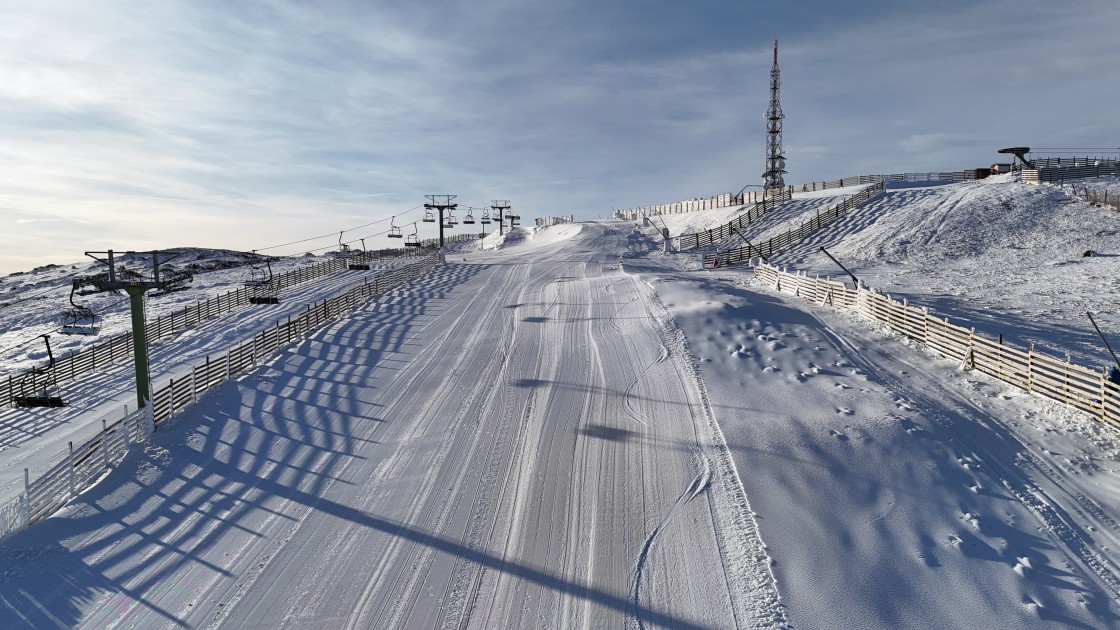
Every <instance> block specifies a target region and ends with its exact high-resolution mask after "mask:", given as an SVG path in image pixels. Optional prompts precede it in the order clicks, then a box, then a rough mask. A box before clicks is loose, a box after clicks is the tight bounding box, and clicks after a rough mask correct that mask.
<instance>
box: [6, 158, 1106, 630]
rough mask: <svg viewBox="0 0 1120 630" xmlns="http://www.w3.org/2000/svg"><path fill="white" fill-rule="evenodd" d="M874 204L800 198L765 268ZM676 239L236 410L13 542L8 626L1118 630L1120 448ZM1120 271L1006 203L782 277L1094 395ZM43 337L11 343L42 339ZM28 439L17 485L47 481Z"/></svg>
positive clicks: (924, 221) (19, 360) (327, 284)
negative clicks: (826, 282)
mask: <svg viewBox="0 0 1120 630" xmlns="http://www.w3.org/2000/svg"><path fill="white" fill-rule="evenodd" d="M1087 183H1090V184H1098V183H1099V184H1101V185H1105V186H1111V187H1116V188H1120V184H1118V183H1117V182H1115V181H1112V180H1105V181H1102V182H1096V181H1094V182H1087ZM856 190H857V189H840V190H835V191H825V192H817V193H805V194H800V193H799V194H797V195H795V196H794V199H793V200H792V201H790V202H788V203H786V204H783V205H782V206H780V207H779V208H778V209H777V210H775V211H774V212H773V213H771V214H769V215H767V217H765V218H764V219H763V220H762V221H760V222H759V223H758V224H756V225H753V226H751V227H750V228H749V229H748V230H745V232H747V233H746V234H745V236H746V237H747V238H748V239H752V240H755V239H758V238H761V237H764V236H765V235H767V234H773V233H775V232H777V231H782V230H785V229H788V228H789V227H790V226H796V225H799V224H800V222H801V221H804V220H806V219H807V218H809V217H810V216H812V215H814V214H815V213H816V212H817V211H818V210H822V209H824V208H828V207H831V206H832V205H834V204H835V203H837V202H839V201H840V200H842V199H844V198H846V197H847V196H850V195H851V194H854V193H855V192H856ZM733 212H734V211H733V210H726V209H725V210H720V211H707V212H704V213H690V214H691V216H690V215H669V216H667V217H664V222H665V224H666V225H668V226H669V228H670V231H671V233H672V234H673V235H677V234H679V233H681V232H682V231H687V230H697V229H707V228H710V227H714V226H716V225H718V224H719V223H725V222H726V221H728V220H730V219H731V218H733V216H734V214H733ZM660 225H661V224H660V223H657V227H654V226H648V227H643V226H640V225H639V226H637V227H636V226H635V224H633V223H626V222H611V221H608V222H591V223H582V224H566V225H556V226H551V227H548V228H538V229H518V230H514V231H513V232H512V234H507V235H503V236H502V237H497V236H491V237H489V238H488V239H486V241H484V242H483V243H482V244H481V245H480V246H476V245H468V246H464V247H461V248H459V249H457V250H456V251H454V252H451V253H449V254H448V256H447V263H446V264H444V265H442V266H440V267H439V268H437V269H436V270H434V271H433V272H431V273H430V274H428V275H427V276H425V277H424V278H422V279H420V280H418V281H416V282H415V283H413V284H411V285H409V286H406V287H403V288H401V289H398V290H396V291H394V292H392V293H390V294H388V295H385V296H382V297H379V298H377V299H375V300H373V301H371V302H370V303H369V304H367V305H366V306H365V307H364V308H362V309H360V311H358V312H357V313H355V314H354V315H353V316H351V317H349V318H347V319H345V320H342V321H339V322H335V323H334V324H332V325H330V326H328V327H327V328H325V329H323V330H321V331H319V332H317V333H315V334H312V335H310V336H309V337H308V338H306V339H304V340H301V341H300V342H298V343H296V344H294V345H292V346H289V347H288V348H287V349H286V350H284V351H283V352H282V353H281V354H280V355H279V356H277V357H276V358H275V359H274V360H273V361H271V362H270V363H269V364H268V365H266V366H261V367H260V368H259V369H258V370H256V371H255V372H252V373H251V374H249V375H247V376H244V377H242V378H240V379H239V380H236V381H233V382H230V383H226V384H224V385H222V386H220V387H218V388H216V389H215V390H212V391H211V392H210V393H208V394H207V395H206V396H204V397H203V399H202V400H201V401H200V402H199V403H197V404H195V405H193V406H192V407H189V408H188V409H187V411H186V412H185V413H184V414H183V415H182V416H180V417H178V418H177V422H176V425H175V426H174V427H173V428H171V429H169V430H166V431H161V432H159V433H157V434H156V435H155V436H154V438H153V440H152V442H151V443H150V444H148V445H147V446H146V447H145V448H143V449H142V450H141V449H137V450H136V451H135V452H134V453H132V454H131V455H130V456H129V458H128V459H126V460H125V462H124V463H123V464H121V465H119V466H118V467H116V468H115V469H114V470H112V471H110V472H109V473H108V475H107V476H106V477H105V479H104V480H102V482H101V483H100V484H98V485H97V486H95V487H94V488H93V489H91V490H89V491H87V492H85V493H83V494H82V495H81V496H79V497H77V498H75V499H74V500H73V501H72V502H71V503H70V504H69V505H68V506H67V507H66V508H64V509H63V510H62V511H60V512H59V513H58V514H56V515H54V516H52V517H51V518H49V519H46V520H44V521H43V522H41V523H39V524H37V525H35V526H33V527H32V528H30V529H28V530H26V531H23V532H20V533H17V534H15V535H13V536H11V537H10V538H8V539H7V540H5V541H3V542H2V543H0V559H2V560H0V567H2V569H0V570H2V575H0V627H4V628H8V627H39V626H47V625H63V626H75V627H98V628H101V627H118V626H130V627H149V626H187V627H194V626H208V627H270V628H271V627H401V628H431V627H465V628H498V627H501V628H516V627H556V628H573V627H630V628H655V627H672V628H726V627H740V628H747V627H805V628H817V627H821V628H824V627H827V628H928V627H939V628H957V627H960V628H964V627H1015V628H1048V627H1054V626H1056V625H1063V626H1071V627H1085V628H1101V627H1115V626H1117V625H1118V624H1120V618H1118V613H1120V610H1118V607H1117V598H1118V597H1120V553H1118V551H1117V550H1118V549H1120V525H1118V518H1120V517H1117V507H1118V505H1120V490H1118V488H1120V483H1118V481H1120V478H1118V475H1120V463H1118V462H1120V433H1117V431H1116V430H1115V429H1113V428H1111V427H1108V426H1105V425H1102V424H1100V423H1099V422H1097V421H1095V420H1093V419H1092V418H1090V417H1088V416H1086V415H1084V414H1081V413H1078V412H1076V411H1073V410H1072V409H1070V408H1067V407H1065V406H1063V405H1060V404H1058V403H1055V402H1053V401H1049V400H1047V399H1043V398H1040V397H1038V396H1035V395H1031V394H1027V393H1026V392H1023V391H1020V390H1017V389H1015V388H1014V387H1012V386H1010V385H1007V384H1004V383H1001V382H999V381H996V380H994V379H991V378H989V377H987V376H984V375H981V374H978V373H975V372H972V371H966V370H963V369H961V366H959V365H956V364H953V363H952V362H949V361H945V360H943V359H940V358H938V357H937V356H935V355H933V354H931V353H929V352H927V351H925V350H922V349H921V348H918V347H916V346H914V345H913V344H912V343H911V342H909V341H907V340H905V339H903V338H899V337H898V336H896V335H893V334H891V333H889V332H885V331H882V330H880V329H878V328H877V327H876V326H874V325H872V324H871V323H870V322H868V321H866V320H863V319H861V318H859V317H857V316H855V315H851V314H848V313H845V312H839V311H835V310H833V309H831V308H828V307H820V306H815V305H812V304H809V303H806V302H804V301H801V300H800V299H798V298H796V297H793V296H789V295H786V294H779V293H775V292H773V291H771V290H770V289H768V288H767V287H764V286H760V285H756V284H755V283H753V282H752V279H751V274H750V272H749V271H748V270H745V269H738V268H724V269H720V270H718V271H714V270H703V269H701V268H700V264H699V259H700V252H686V253H681V254H669V255H663V254H661V253H660V252H661V242H660V236H659V233H658V232H659V227H660ZM1118 239H1120V213H1117V212H1116V211H1114V210H1110V209H1105V208H1092V207H1090V206H1089V205H1088V204H1084V203H1082V202H1080V201H1077V200H1076V199H1075V198H1074V197H1072V196H1071V195H1069V194H1068V192H1066V191H1063V190H1061V189H1059V188H1057V187H1052V186H1046V185H1043V186H1030V185H1026V184H1021V183H1018V182H1016V181H1013V180H1012V179H1010V178H1006V177H1002V178H991V179H989V180H984V181H979V182H969V183H964V184H953V185H947V186H925V187H910V188H889V189H888V190H887V191H886V192H885V193H884V194H882V195H880V196H879V197H876V198H875V199H874V200H873V201H871V202H870V203H869V204H868V205H867V206H865V207H864V208H862V209H860V210H857V211H855V212H854V213H852V214H851V215H849V216H848V217H846V218H844V219H842V220H840V221H838V222H836V223H835V224H833V225H831V226H829V227H827V228H826V229H824V230H822V231H821V232H819V233H817V234H815V235H814V236H812V237H810V239H808V240H807V241H805V242H803V243H801V244H797V245H794V246H793V247H791V248H790V249H789V250H787V251H785V252H783V253H781V254H779V255H778V256H776V257H775V260H774V262H775V263H776V264H779V265H788V266H790V267H791V268H794V269H798V270H807V271H809V272H810V273H819V274H821V275H833V276H835V277H842V276H843V272H841V271H840V270H838V269H837V268H836V267H835V265H834V264H833V263H832V262H831V261H829V260H828V259H827V258H826V257H824V256H823V254H820V253H819V248H820V247H821V246H822V245H823V246H825V247H826V248H828V250H829V252H830V253H832V254H833V255H835V256H837V258H839V259H840V260H841V261H842V262H844V263H845V265H847V266H849V268H850V269H852V271H853V272H855V273H856V274H857V275H858V276H859V278H860V279H861V280H862V281H863V282H865V283H866V284H868V285H870V286H875V287H879V288H882V289H883V290H885V291H887V292H890V293H892V294H894V295H895V296H896V297H906V298H907V299H908V300H909V301H910V302H911V303H917V304H922V305H926V306H929V307H930V308H931V309H932V310H934V311H935V312H938V313H939V314H942V315H947V316H949V317H950V318H952V319H953V320H954V321H955V322H956V323H961V324H964V325H969V326H976V327H977V329H978V330H983V331H985V332H986V333H987V334H990V335H994V334H997V333H1001V332H1002V333H1004V334H1005V337H1006V338H1007V339H1009V340H1012V342H1013V343H1020V344H1022V343H1029V342H1034V343H1036V344H1038V345H1039V346H1042V347H1044V348H1045V349H1046V350H1047V351H1050V352H1053V353H1064V352H1067V351H1068V352H1069V353H1070V354H1071V355H1072V356H1073V357H1074V359H1075V360H1077V361H1079V362H1082V363H1084V364H1086V365H1091V366H1094V365H1103V364H1104V362H1105V361H1107V360H1108V357H1107V354H1106V353H1104V351H1103V350H1102V348H1101V347H1100V344H1099V343H1098V342H1096V341H1094V340H1095V334H1093V333H1092V331H1091V328H1087V327H1086V326H1085V325H1084V324H1087V322H1086V321H1085V320H1086V318H1085V317H1084V312H1085V311H1086V310H1091V311H1093V312H1094V314H1100V317H1099V321H1100V322H1101V323H1102V327H1103V328H1104V330H1105V332H1106V334H1107V333H1112V334H1113V335H1115V333H1116V331H1117V330H1118V329H1120V319H1118V318H1117V315H1116V313H1114V312H1112V309H1114V307H1113V306H1112V305H1111V303H1110V295H1111V293H1113V292H1114V290H1115V285H1116V282H1117V280H1118V274H1117V271H1116V268H1115V266H1114V265H1115V264H1116V263H1115V260H1116V259H1117V257H1116V255H1115V254H1120V240H1118ZM737 241H738V238H736V239H735V242H737ZM732 244H734V242H729V243H728V244H727V245H732ZM1090 248H1092V249H1094V250H1095V251H1096V252H1098V253H1099V255H1097V256H1093V257H1088V258H1084V257H1082V256H1081V253H1082V252H1083V251H1084V250H1085V249H1090ZM218 273H220V272H214V274H218ZM350 273H352V272H343V273H341V274H338V275H337V276H330V277H328V278H326V279H324V280H323V281H322V282H321V283H313V284H314V285H315V286H314V287H311V286H309V287H307V288H306V289H301V290H306V291H307V293H305V294H300V297H299V298H298V299H290V300H285V301H284V302H283V303H282V304H281V305H277V307H272V308H294V307H298V306H299V305H300V304H302V303H306V302H307V301H313V300H314V299H316V298H317V297H319V296H323V295H326V294H328V293H329V291H333V290H340V289H342V288H344V286H346V283H347V282H352V281H353V280H352V279H347V278H349V277H350V276H349V275H348V274H350ZM370 273H377V272H376V271H373V272H370ZM51 274H55V275H53V276H52V275H51ZM64 275H65V272H63V271H62V270H42V271H40V272H37V273H36V274H26V275H24V276H20V277H18V278H19V279H20V282H21V283H23V284H26V285H28V286H29V287H31V288H26V289H21V291H31V290H32V289H33V288H34V286H35V285H38V286H47V284H49V283H50V282H58V281H59V280H60V279H61V278H62V277H63V276H64ZM211 277H213V278H218V277H219V276H217V275H214V276H211ZM228 282H229V283H232V282H234V281H233V280H229V281H228ZM44 283H46V284H44ZM21 286H22V285H21ZM226 286H230V285H228V284H227V285H226ZM210 289H211V290H215V291H220V290H222V285H221V282H220V281H218V280H215V281H214V283H213V285H211V287H210ZM324 292H328V293H324ZM63 297H64V296H63ZM195 299H198V298H195ZM34 304H35V302H34V301H28V302H21V303H20V306H19V307H14V306H13V307H8V308H6V309H5V310H3V311H0V313H3V315H4V318H5V320H4V322H2V323H0V328H5V329H7V330H10V331H17V330H22V331H24V332H26V329H34V327H35V326H37V325H42V324H41V323H40V322H38V321H37V320H36V317H39V316H41V315H42V314H41V313H40V315H36V313H35V309H36V308H40V309H45V308H46V307H37V306H33V305H34ZM13 309H14V310H13ZM43 312H46V311H45V310H44V311H43ZM257 312H258V311H248V312H246V313H245V314H231V315H230V316H226V317H223V318H219V319H218V320H215V321H214V322H208V323H207V324H205V325H203V326H200V327H198V328H196V329H194V330H193V331H191V332H190V333H189V334H184V335H181V336H179V337H175V338H172V339H169V340H166V341H164V342H161V344H160V345H161V346H162V348H160V349H159V351H158V352H159V353H161V354H159V359H158V361H153V365H157V364H159V365H161V366H163V365H166V366H167V367H166V368H162V367H161V368H160V369H167V370H170V371H172V372H173V371H174V365H175V361H172V360H171V357H178V356H180V355H183V356H184V357H191V356H198V353H199V352H202V353H205V351H206V349H207V348H210V347H218V346H221V345H222V344H228V343H229V342H230V341H231V340H232V339H234V338H236V337H237V336H238V335H244V334H252V331H253V330H255V328H254V327H255V326H258V325H266V323H267V321H266V319H265V316H264V315H261V316H256V315H250V314H251V313H257ZM11 313H19V321H18V322H16V321H14V320H9V319H8V317H9V314H11ZM273 315H274V314H273V313H269V314H268V315H267V317H272V316H273ZM9 322H13V323H9ZM1098 341H1099V340H1098ZM3 360H4V361H5V362H6V363H7V364H8V365H13V366H14V365H26V364H27V363H26V362H27V361H28V359H27V358H25V357H22V356H16V354H13V353H9V354H7V355H4V357H3ZM118 372H119V373H118ZM127 380H128V379H127V366H123V367H121V368H119V370H118V371H117V372H114V371H109V372H107V373H106V374H105V375H104V376H98V377H97V379H92V380H91V381H90V383H89V384H88V385H85V384H82V385H78V384H75V385H74V386H73V387H72V388H69V387H67V388H64V389H67V390H68V392H70V391H72V392H73V394H72V398H74V399H75V400H78V401H80V407H81V409H76V408H75V407H71V408H67V409H64V410H45V411H42V412H41V413H40V412H36V413H35V414H34V422H35V423H38V426H40V427H44V428H45V427H50V426H51V425H56V426H67V427H70V426H74V427H79V426H82V427H84V426H86V425H87V424H89V423H91V422H92V421H91V419H92V418H93V417H94V414H93V410H95V409H97V408H98V407H97V404H100V403H97V404H95V402H94V401H95V400H97V398H98V396H99V395H102V394H105V393H108V394H112V393H113V392H119V393H121V395H125V396H127ZM87 401H88V402H87ZM67 414H69V415H67ZM29 417H30V416H29V414H28V413H27V412H26V411H23V412H19V413H15V412H6V414H5V415H4V416H2V418H3V419H4V420H5V421H6V422H8V423H10V424H18V423H21V422H22V423H28V422H29ZM28 426H30V425H28ZM93 429H94V430H96V427H94V428H93ZM37 432H39V431H38V430H35V431H29V432H28V433H29V434H28V435H26V436H21V437H20V438H19V439H18V440H13V441H12V443H11V444H9V445H8V446H7V447H6V448H5V450H0V465H6V466H7V467H8V468H11V467H12V466H22V465H25V464H19V463H12V462H16V461H17V459H18V458H19V457H23V458H24V459H22V460H18V461H32V460H35V459H36V458H38V457H46V456H49V455H50V451H52V450H53V451H57V450H58V445H59V444H60V442H58V439H59V438H57V437H51V436H52V435H56V434H57V428H56V429H51V430H45V431H42V434H43V435H42V437H36V436H32V435H30V433H37ZM66 439H72V438H70V437H67V438H66ZM25 453H32V454H31V455H26V454H25ZM17 489H18V488H17Z"/></svg>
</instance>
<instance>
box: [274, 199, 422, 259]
mask: <svg viewBox="0 0 1120 630" xmlns="http://www.w3.org/2000/svg"><path fill="white" fill-rule="evenodd" d="M423 207H424V206H423V204H421V205H419V206H416V207H414V208H409V209H408V210H405V211H404V212H401V213H399V214H396V215H391V216H389V217H388V218H385V219H378V220H376V221H370V222H369V223H365V224H362V225H359V226H358V227H353V228H349V229H346V230H342V232H343V233H345V232H352V231H354V230H360V229H362V228H364V227H369V226H371V225H376V224H378V223H384V222H385V221H392V220H393V217H394V216H398V217H399V216H404V215H406V214H408V213H410V212H415V211H416V210H418V209H419V208H423ZM386 233H387V232H386ZM338 234H339V233H338V232H331V233H330V234H323V235H322V236H312V237H310V238H305V239H301V240H298V241H292V242H290V243H282V244H280V245H269V246H268V247H260V248H257V249H254V250H253V251H254V252H263V251H267V250H270V249H279V248H281V247H287V246H289V245H298V244H300V243H307V242H310V241H317V240H319V239H321V238H327V237H335V236H337V235H338ZM366 238H369V237H366ZM348 242H352V241H348ZM330 247H333V245H331V246H328V247H320V248H317V249H313V250H310V251H317V250H318V249H329V248H330Z"/></svg>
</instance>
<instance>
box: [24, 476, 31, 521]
mask: <svg viewBox="0 0 1120 630" xmlns="http://www.w3.org/2000/svg"><path fill="white" fill-rule="evenodd" d="M23 496H25V497H27V508H26V509H25V510H24V512H23V514H24V517H23V526H24V527H27V526H28V525H30V524H31V473H30V472H28V470H27V469H26V468H24V469H23Z"/></svg>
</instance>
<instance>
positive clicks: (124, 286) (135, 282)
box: [86, 249, 178, 408]
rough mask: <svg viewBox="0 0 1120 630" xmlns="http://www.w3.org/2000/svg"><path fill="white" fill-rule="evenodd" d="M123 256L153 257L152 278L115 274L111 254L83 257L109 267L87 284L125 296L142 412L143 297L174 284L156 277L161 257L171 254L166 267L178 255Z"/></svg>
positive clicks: (145, 382)
mask: <svg viewBox="0 0 1120 630" xmlns="http://www.w3.org/2000/svg"><path fill="white" fill-rule="evenodd" d="M125 253H126V254H143V255H149V256H151V257H152V277H151V278H150V279H148V278H145V277H144V276H142V275H141V274H138V273H136V272H134V271H129V270H126V269H121V270H119V271H118V270H117V267H116V262H115V260H114V258H113V250H111V249H110V250H109V251H107V252H86V256H89V257H90V258H93V259H94V260H96V261H97V262H100V263H102V264H105V265H108V266H109V273H108V274H107V275H106V276H104V277H98V278H95V279H92V280H90V284H91V285H93V287H94V288H95V289H97V290H98V291H124V292H125V293H127V294H128V301H129V305H130V307H131V310H132V359H133V363H134V365H135V368H136V405H137V407H138V408H143V407H144V406H145V405H147V404H148V401H149V400H150V399H151V383H150V377H149V372H148V331H147V327H146V325H145V321H144V294H145V293H147V292H148V291H149V290H151V289H167V288H168V287H170V286H171V285H172V284H174V280H173V279H167V280H162V279H160V275H159V266H160V264H162V263H161V262H160V259H159V256H160V254H161V253H166V254H170V255H171V257H170V258H168V259H166V260H164V261H163V262H164V263H166V262H168V261H170V260H171V259H172V258H174V257H175V256H178V253H177V252H158V251H152V252H125ZM97 254H105V255H106V258H105V259H102V258H98V257H97Z"/></svg>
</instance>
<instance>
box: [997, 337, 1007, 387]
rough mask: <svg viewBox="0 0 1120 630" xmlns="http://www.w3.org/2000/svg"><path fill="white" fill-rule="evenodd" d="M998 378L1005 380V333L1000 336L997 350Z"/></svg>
mask: <svg viewBox="0 0 1120 630" xmlns="http://www.w3.org/2000/svg"><path fill="white" fill-rule="evenodd" d="M996 374H997V376H996V378H998V379H999V380H1001V381H1002V380H1005V379H1004V378H1003V333H1000V334H999V346H998V347H997V348H996Z"/></svg>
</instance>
